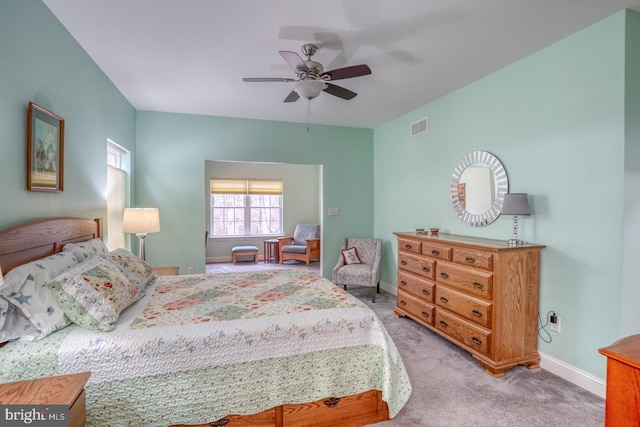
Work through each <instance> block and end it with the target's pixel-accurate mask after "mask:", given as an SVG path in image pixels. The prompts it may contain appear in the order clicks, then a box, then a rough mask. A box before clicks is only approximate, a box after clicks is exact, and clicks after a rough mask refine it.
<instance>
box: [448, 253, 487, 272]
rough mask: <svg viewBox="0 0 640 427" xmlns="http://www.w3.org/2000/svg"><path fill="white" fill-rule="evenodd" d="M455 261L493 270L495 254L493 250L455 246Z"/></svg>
mask: <svg viewBox="0 0 640 427" xmlns="http://www.w3.org/2000/svg"><path fill="white" fill-rule="evenodd" d="M453 262H455V263H456V264H460V265H468V266H471V267H475V268H481V269H483V270H488V271H493V254H492V253H491V252H482V251H474V250H473V249H466V248H455V249H454V250H453Z"/></svg>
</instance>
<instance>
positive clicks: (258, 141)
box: [0, 1, 640, 393]
mask: <svg viewBox="0 0 640 427" xmlns="http://www.w3.org/2000/svg"><path fill="white" fill-rule="evenodd" d="M1 7H2V13H0V23H1V25H0V51H2V52H3V60H2V62H1V63H0V70H1V73H0V76H1V77H0V88H1V89H2V93H3V96H2V98H1V99H0V105H1V106H2V108H1V111H2V112H3V114H2V116H1V117H0V124H1V126H0V128H2V129H3V132H4V134H3V137H2V142H1V144H2V155H1V156H0V182H2V190H1V193H0V194H1V199H2V203H1V204H0V222H1V223H0V227H2V228H4V227H8V226H10V225H14V224H17V223H20V222H23V221H26V220H29V219H34V218H40V217H49V216H58V215H67V214H74V215H80V214H81V215H82V216H83V217H86V218H93V217H100V216H103V215H104V210H105V201H104V182H105V176H104V172H102V171H103V170H104V168H103V165H104V145H105V142H106V139H107V138H111V139H112V140H114V141H116V142H117V143H118V144H120V145H123V146H124V147H126V148H127V149H129V150H131V151H132V152H133V153H134V159H133V160H134V164H135V165H136V168H135V171H134V175H133V177H132V181H133V187H132V188H133V189H134V192H135V200H136V204H137V205H139V206H144V205H151V204H155V205H158V207H159V208H160V210H161V212H162V215H163V217H162V221H163V230H162V233H158V234H157V235H154V236H153V240H151V239H150V240H149V242H148V247H147V251H148V252H147V254H148V258H149V259H150V260H152V261H153V263H154V264H157V265H176V264H177V265H180V266H181V270H183V271H186V268H187V266H191V265H194V266H196V272H198V271H200V272H201V271H203V268H204V265H203V264H202V261H200V262H201V264H200V265H198V264H197V262H198V261H196V260H203V259H204V258H203V256H202V255H203V252H202V251H203V248H202V244H201V237H202V227H201V224H203V223H204V222H205V217H204V215H205V214H204V212H205V210H204V206H203V198H202V182H204V180H205V176H204V164H203V163H204V159H221V160H242V161H260V162H285V163H298V164H322V165H323V179H324V181H323V188H324V200H323V206H326V207H329V206H331V207H333V206H337V207H340V209H341V215H340V218H339V220H335V218H328V217H327V216H325V217H324V218H323V223H324V224H325V232H324V235H323V246H324V249H323V258H324V259H326V260H333V259H336V257H337V249H336V248H337V247H338V246H339V242H340V239H341V238H342V237H343V236H344V235H347V234H353V235H373V236H376V237H380V238H382V239H383V240H384V260H385V264H384V266H383V277H382V281H383V287H384V288H385V289H387V290H389V291H391V292H395V287H396V285H395V280H396V279H395V269H396V266H395V264H394V259H395V255H394V254H395V253H396V248H395V242H394V239H393V235H392V232H393V231H398V230H410V229H413V228H415V227H419V226H424V227H429V226H432V225H437V226H439V227H440V228H441V230H442V231H447V232H452V233H458V234H474V235H479V236H483V237H492V238H507V237H509V236H510V234H511V220H510V218H509V219H507V218H500V219H499V220H498V221H496V222H495V223H494V224H492V225H491V226H489V227H485V228H470V227H468V226H466V225H464V224H463V223H462V222H460V221H459V220H458V219H457V218H456V217H455V215H454V212H453V210H452V208H451V206H450V201H449V196H448V183H449V179H450V175H451V172H452V170H453V167H454V166H455V164H456V162H457V161H458V160H459V159H460V158H461V157H462V156H464V155H465V154H466V153H468V152H470V151H473V150H477V149H485V150H487V151H490V152H492V153H494V154H495V155H497V156H498V157H499V158H500V159H501V161H502V162H503V164H504V165H505V167H506V168H507V171H508V173H509V177H510V183H511V189H512V191H522V192H527V193H529V194H530V196H531V203H532V209H533V212H534V214H533V215H532V216H531V217H529V218H525V219H522V220H521V222H520V234H521V238H523V239H525V240H528V241H532V242H536V243H541V244H544V245H546V246H547V247H546V249H545V251H543V254H542V262H541V264H542V277H541V302H540V312H541V313H546V312H547V311H549V310H555V311H556V312H557V313H559V315H560V316H561V317H562V322H563V323H562V333H561V334H559V335H554V340H553V342H552V343H544V342H542V341H541V342H540V344H539V350H540V352H541V355H542V357H543V367H545V368H547V369H550V370H554V369H555V370H558V371H559V372H560V373H559V374H560V375H561V376H562V375H564V376H565V377H571V379H572V380H573V381H574V382H577V383H579V384H581V385H582V386H584V387H585V388H588V389H590V390H592V391H594V392H596V393H602V392H603V389H604V386H603V384H604V377H605V360H604V357H602V356H601V355H599V354H598V352H597V350H598V348H600V347H603V346H606V345H609V344H611V343H612V342H613V341H615V340H617V339H618V338H620V337H623V336H626V335H630V334H633V333H637V332H638V330H637V327H636V326H634V325H638V324H639V323H640V314H639V313H638V310H637V304H636V303H635V301H638V299H639V298H640V289H639V287H638V285H637V279H636V277H638V274H640V266H639V265H638V264H637V263H636V262H635V261H634V260H635V259H636V258H637V257H638V255H640V243H638V242H637V239H634V237H635V236H636V235H637V233H638V229H639V228H640V216H639V215H638V209H639V207H638V206H639V201H638V197H640V196H638V193H640V192H639V191H638V189H639V188H640V182H638V177H637V176H638V168H639V166H638V163H637V162H638V159H639V158H640V155H639V152H640V144H639V142H638V141H640V138H639V137H638V133H639V131H638V126H637V124H638V115H639V114H638V111H639V110H640V90H639V89H638V83H637V81H636V80H634V79H633V78H632V76H635V75H638V74H640V59H639V58H638V53H637V52H635V51H633V49H630V48H629V46H632V45H634V44H635V45H637V44H638V42H639V41H640V18H639V16H638V13H637V12H633V11H621V12H618V13H616V14H615V15H613V16H611V17H609V18H606V19H604V20H602V21H600V22H598V23H596V24H594V25H592V26H590V27H588V28H585V29H583V30H581V31H579V32H577V33H575V34H573V35H571V36H570V37H568V38H566V39H564V40H561V41H559V42H557V43H555V44H553V45H551V46H549V47H547V48H545V49H543V50H541V51H539V52H537V53H535V54H533V55H531V56H529V57H527V58H525V59H523V60H520V61H518V62H516V63H514V64H512V65H510V66H507V67H505V68H503V69H501V70H499V71H497V72H495V73H492V74H490V75H488V76H486V77H485V78H483V79H480V80H478V81H477V82H475V83H473V84H471V85H469V86H466V87H464V88H461V89H459V90H458V91H455V92H453V93H451V94H449V95H446V96H444V97H442V98H440V99H438V100H436V101H434V102H432V103H429V104H427V105H424V106H422V107H420V108H418V109H416V110H415V111H413V112H411V113H408V114H406V115H404V116H402V117H399V118H397V119H395V120H393V121H391V122H389V123H385V124H384V125H382V126H380V127H377V128H375V129H365V128H348V127H337V126H314V127H313V131H312V132H306V129H305V128H304V126H300V124H299V123H283V122H270V121H260V120H246V119H237V118H228V117H210V116H196V115H184V114H172V113H157V112H151V111H136V110H135V109H134V108H133V107H132V106H131V105H130V104H129V103H128V102H127V100H126V99H125V98H124V97H123V96H122V95H121V94H120V93H119V92H118V91H117V90H116V89H115V87H114V86H113V85H112V84H111V82H110V81H109V80H108V79H107V78H106V77H105V76H104V74H103V73H102V72H101V71H100V70H99V69H98V68H97V67H96V66H95V64H94V63H93V61H92V60H91V59H90V58H89V57H88V56H87V55H86V53H84V51H82V49H81V48H80V47H79V46H78V45H77V43H76V42H75V41H74V40H73V39H72V38H71V37H70V36H69V34H68V33H67V32H66V31H65V29H64V27H62V25H61V24H60V23H59V22H58V21H57V20H56V19H55V18H54V17H53V15H52V14H51V13H50V11H49V10H48V9H47V8H46V6H44V5H43V4H42V3H40V2H34V1H28V2H8V1H5V2H3V3H2V6H1ZM26 28H38V31H37V32H32V31H25V29H26ZM43 34H44V35H46V36H44V37H43ZM49 64H53V65H52V66H49ZM30 100H32V101H34V102H36V103H38V104H40V105H43V106H44V107H48V108H51V109H52V110H53V111H54V112H57V113H58V114H60V115H62V116H63V117H64V118H65V120H67V123H68V124H71V123H73V124H74V126H73V127H71V126H69V127H68V128H67V133H66V152H65V183H66V185H65V191H64V192H63V193H61V194H34V193H28V192H27V191H26V190H25V182H24V181H25V171H24V166H23V159H24V157H25V152H24V140H25V138H26V135H25V126H24V124H25V123H26V104H27V102H28V101H30ZM425 115H428V116H429V119H430V124H431V129H430V132H429V133H428V134H427V135H426V136H424V138H421V139H411V138H409V136H408V131H407V129H408V126H409V124H410V123H412V122H414V121H415V120H418V119H420V118H422V117H424V116H425ZM443 141H444V143H443ZM158 146H161V147H163V148H162V149H161V150H159V149H158ZM185 146H188V147H189V150H185V149H184V147H185ZM532 165H537V167H532ZM168 172H170V173H168ZM415 183H422V186H421V187H417V186H416V185H415ZM346 184H348V186H349V188H356V189H358V191H357V192H349V193H347V192H345V191H343V189H344V188H345V185H346ZM417 188H423V190H422V191H423V193H422V194H416V189H417ZM193 212H195V213H196V214H195V217H194V214H193ZM187 216H188V217H189V218H192V220H190V221H184V218H185V217H187ZM331 264H332V263H325V264H323V272H324V275H325V276H328V275H329V272H330V269H331V267H332V265H331ZM545 363H546V366H545Z"/></svg>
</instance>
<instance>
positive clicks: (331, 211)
mask: <svg viewBox="0 0 640 427" xmlns="http://www.w3.org/2000/svg"><path fill="white" fill-rule="evenodd" d="M337 215H340V208H329V216H337Z"/></svg>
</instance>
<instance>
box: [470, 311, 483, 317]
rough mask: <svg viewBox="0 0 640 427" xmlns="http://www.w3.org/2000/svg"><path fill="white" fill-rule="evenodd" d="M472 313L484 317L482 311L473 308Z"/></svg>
mask: <svg viewBox="0 0 640 427" xmlns="http://www.w3.org/2000/svg"><path fill="white" fill-rule="evenodd" d="M471 314H473V315H474V316H476V317H482V313H480V312H479V311H478V310H473V311H472V312H471Z"/></svg>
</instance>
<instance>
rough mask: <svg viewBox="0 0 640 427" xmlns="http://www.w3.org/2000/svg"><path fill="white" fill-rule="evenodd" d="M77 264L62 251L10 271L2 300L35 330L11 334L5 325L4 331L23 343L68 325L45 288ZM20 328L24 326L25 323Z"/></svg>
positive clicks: (5, 279) (68, 254) (0, 293)
mask: <svg viewBox="0 0 640 427" xmlns="http://www.w3.org/2000/svg"><path fill="white" fill-rule="evenodd" d="M77 264H78V260H77V259H76V257H75V256H74V255H73V253H71V252H64V251H63V252H60V253H58V254H55V255H51V256H48V257H46V258H42V259H39V260H36V261H31V262H29V263H27V264H23V265H21V266H19V267H16V268H14V269H13V270H11V271H9V272H8V273H7V274H6V275H5V276H4V284H3V285H2V286H0V297H2V298H4V299H5V300H6V301H7V302H8V303H9V304H11V305H13V306H14V307H15V308H16V309H17V310H19V311H20V313H21V314H22V315H23V316H24V317H25V318H26V319H27V320H28V321H29V322H30V323H31V324H32V325H33V327H34V329H33V330H29V329H28V328H27V329H26V330H25V328H22V329H21V330H19V331H10V330H8V329H7V328H8V325H7V322H6V321H5V324H4V325H3V326H2V331H3V332H4V333H7V334H9V335H15V334H19V337H20V339H23V340H29V341H33V340H37V339H40V338H44V337H45V336H47V335H49V334H50V333H52V332H54V331H57V330H58V329H61V328H64V327H65V326H67V325H69V324H70V322H69V319H67V318H66V317H65V315H64V312H63V311H62V309H61V308H60V306H59V305H58V303H57V301H56V299H55V298H54V297H53V294H52V293H51V290H50V289H49V288H47V287H44V286H43V284H44V283H46V282H48V281H49V280H51V279H53V278H54V277H56V276H58V275H59V274H60V273H62V272H63V271H65V270H67V269H69V268H70V267H73V266H74V265H77ZM20 324H21V325H23V322H20ZM5 326H6V327H7V328H5ZM21 327H22V326H21Z"/></svg>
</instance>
